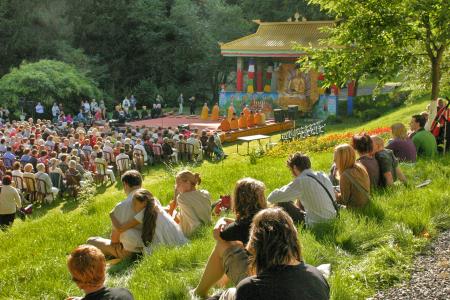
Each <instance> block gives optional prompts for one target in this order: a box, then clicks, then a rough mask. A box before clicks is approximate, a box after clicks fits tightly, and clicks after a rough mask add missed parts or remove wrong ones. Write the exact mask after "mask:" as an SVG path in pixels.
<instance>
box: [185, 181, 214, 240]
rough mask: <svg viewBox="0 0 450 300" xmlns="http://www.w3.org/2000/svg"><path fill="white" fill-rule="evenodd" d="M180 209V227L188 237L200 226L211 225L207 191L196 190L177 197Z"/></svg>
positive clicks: (209, 197) (209, 199) (209, 201)
mask: <svg viewBox="0 0 450 300" xmlns="http://www.w3.org/2000/svg"><path fill="white" fill-rule="evenodd" d="M177 203H178V206H179V207H180V227H181V230H182V231H183V233H184V234H185V235H186V236H190V235H191V234H192V233H193V232H194V231H195V230H196V229H197V228H198V227H200V225H202V224H209V223H211V196H210V195H209V193H208V191H205V190H196V191H192V192H187V193H181V194H179V195H178V197H177Z"/></svg>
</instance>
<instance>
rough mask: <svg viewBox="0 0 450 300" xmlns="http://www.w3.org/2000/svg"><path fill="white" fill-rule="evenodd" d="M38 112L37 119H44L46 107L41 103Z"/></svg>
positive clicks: (36, 108) (37, 107)
mask: <svg viewBox="0 0 450 300" xmlns="http://www.w3.org/2000/svg"><path fill="white" fill-rule="evenodd" d="M35 110H36V117H37V118H38V119H42V118H43V117H44V106H42V104H41V102H38V104H37V105H36V107H35Z"/></svg>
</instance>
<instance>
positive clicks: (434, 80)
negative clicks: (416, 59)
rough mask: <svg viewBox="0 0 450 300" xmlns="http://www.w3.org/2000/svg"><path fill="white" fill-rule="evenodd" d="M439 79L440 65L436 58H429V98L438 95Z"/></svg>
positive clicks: (435, 98) (433, 98)
mask: <svg viewBox="0 0 450 300" xmlns="http://www.w3.org/2000/svg"><path fill="white" fill-rule="evenodd" d="M440 81H441V65H440V62H439V61H438V59H437V58H432V59H431V100H432V101H436V100H437V98H438V97H439V83H440Z"/></svg>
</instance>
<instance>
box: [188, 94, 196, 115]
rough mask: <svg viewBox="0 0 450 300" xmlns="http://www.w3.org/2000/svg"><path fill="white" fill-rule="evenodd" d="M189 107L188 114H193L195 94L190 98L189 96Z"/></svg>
mask: <svg viewBox="0 0 450 300" xmlns="http://www.w3.org/2000/svg"><path fill="white" fill-rule="evenodd" d="M189 109H190V114H191V115H195V96H192V97H191V98H189Z"/></svg>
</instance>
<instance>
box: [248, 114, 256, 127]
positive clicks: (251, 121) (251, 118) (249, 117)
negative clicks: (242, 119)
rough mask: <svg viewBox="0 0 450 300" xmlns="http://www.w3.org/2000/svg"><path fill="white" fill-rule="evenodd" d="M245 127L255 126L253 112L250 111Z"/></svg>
mask: <svg viewBox="0 0 450 300" xmlns="http://www.w3.org/2000/svg"><path fill="white" fill-rule="evenodd" d="M247 126H248V127H253V126H255V116H254V115H253V111H251V112H250V114H249V115H248V117H247Z"/></svg>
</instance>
